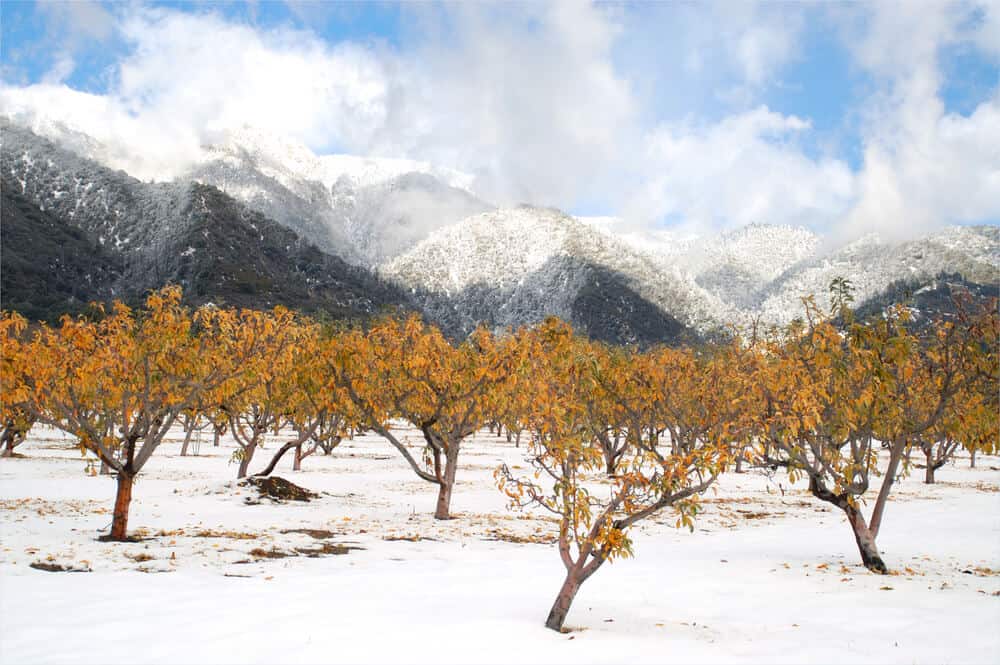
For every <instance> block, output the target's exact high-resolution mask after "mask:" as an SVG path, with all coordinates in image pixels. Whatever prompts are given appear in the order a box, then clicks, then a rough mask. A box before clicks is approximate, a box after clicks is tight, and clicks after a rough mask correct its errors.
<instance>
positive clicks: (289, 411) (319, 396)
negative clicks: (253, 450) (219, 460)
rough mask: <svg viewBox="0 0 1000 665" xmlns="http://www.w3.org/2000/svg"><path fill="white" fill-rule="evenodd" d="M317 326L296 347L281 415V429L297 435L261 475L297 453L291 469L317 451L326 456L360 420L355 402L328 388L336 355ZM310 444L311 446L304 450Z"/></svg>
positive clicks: (275, 455)
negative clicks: (332, 356)
mask: <svg viewBox="0 0 1000 665" xmlns="http://www.w3.org/2000/svg"><path fill="white" fill-rule="evenodd" d="M334 352H335V351H334V349H333V347H332V345H331V344H329V343H328V339H324V338H323V337H322V336H321V332H320V328H319V327H318V326H310V327H309V329H308V330H306V331H305V333H304V334H303V335H302V336H301V338H300V339H299V341H298V343H297V344H296V354H297V358H298V359H297V361H296V362H295V365H294V367H293V368H292V370H291V372H290V375H289V376H290V378H291V381H292V383H293V384H294V390H293V391H292V392H291V394H290V397H289V399H288V401H287V404H286V409H285V412H284V414H283V415H282V426H283V427H286V428H288V429H291V430H292V431H293V432H294V433H295V436H294V438H292V439H291V440H289V441H287V442H286V443H285V444H284V445H282V446H281V448H279V449H278V450H277V451H276V452H275V454H274V456H273V457H272V459H271V462H270V463H269V464H268V465H267V467H266V468H265V469H264V470H263V471H261V472H260V473H259V474H257V475H259V476H266V475H270V474H271V473H272V472H273V471H274V469H275V467H276V466H277V464H278V462H279V461H280V460H281V458H282V457H283V456H284V455H285V453H287V452H289V451H294V457H293V462H292V470H293V471H300V470H301V469H302V460H304V459H305V458H306V457H308V456H309V455H312V454H314V453H315V452H316V451H317V450H323V451H324V453H325V454H330V452H331V451H332V450H333V449H334V448H335V447H337V445H339V444H340V442H341V440H342V439H343V438H344V437H345V436H346V435H347V431H348V429H349V428H350V427H351V426H352V425H353V424H354V423H355V422H356V421H357V418H356V417H355V415H354V414H355V409H354V405H353V403H352V402H351V401H350V400H349V399H347V398H346V397H345V396H344V391H343V390H342V389H341V388H337V387H336V386H331V385H328V383H327V378H328V377H327V374H326V371H325V367H326V366H327V365H328V363H329V362H332V360H331V359H329V358H325V357H324V355H325V354H331V353H334ZM307 444H308V447H304V446H306V445H307Z"/></svg>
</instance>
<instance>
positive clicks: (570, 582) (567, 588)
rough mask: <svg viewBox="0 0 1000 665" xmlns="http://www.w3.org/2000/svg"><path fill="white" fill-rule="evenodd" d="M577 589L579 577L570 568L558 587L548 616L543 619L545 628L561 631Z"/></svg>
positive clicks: (578, 588) (578, 587)
mask: <svg viewBox="0 0 1000 665" xmlns="http://www.w3.org/2000/svg"><path fill="white" fill-rule="evenodd" d="M579 590H580V580H579V577H578V576H577V574H576V571H575V570H571V571H569V572H568V573H566V579H565V580H564V581H563V583H562V587H560V589H559V595H557V596H556V602H554V603H553V604H552V609H551V610H549V616H548V618H547V619H546V620H545V627H546V628H551V629H552V630H554V631H557V632H562V627H563V624H564V623H565V622H566V615H567V614H569V608H570V606H571V605H572V604H573V599H574V598H576V594H577V592H578V591H579Z"/></svg>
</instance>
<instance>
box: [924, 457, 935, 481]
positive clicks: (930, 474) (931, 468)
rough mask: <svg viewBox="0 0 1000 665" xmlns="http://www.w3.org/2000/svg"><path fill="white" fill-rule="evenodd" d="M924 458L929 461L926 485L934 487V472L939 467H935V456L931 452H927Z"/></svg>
mask: <svg viewBox="0 0 1000 665" xmlns="http://www.w3.org/2000/svg"><path fill="white" fill-rule="evenodd" d="M924 458H925V459H926V460H927V468H926V469H925V470H924V483H926V484H928V485H933V484H934V471H935V470H936V469H937V467H935V466H934V455H933V453H931V451H930V450H925V451H924Z"/></svg>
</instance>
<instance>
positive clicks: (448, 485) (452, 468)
mask: <svg viewBox="0 0 1000 665" xmlns="http://www.w3.org/2000/svg"><path fill="white" fill-rule="evenodd" d="M458 445H459V444H458V442H452V443H450V444H449V446H448V450H449V454H448V455H447V456H446V457H445V467H444V482H443V483H441V485H439V486H438V498H437V508H436V509H435V510H434V519H438V520H450V519H451V512H450V511H451V492H452V489H454V487H455V472H456V471H457V469H458V452H457V451H458ZM453 450H454V451H455V453H454V454H452V453H451V452H450V451H453Z"/></svg>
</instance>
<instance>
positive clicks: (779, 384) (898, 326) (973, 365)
mask: <svg viewBox="0 0 1000 665" xmlns="http://www.w3.org/2000/svg"><path fill="white" fill-rule="evenodd" d="M842 309H843V308H842ZM994 309H995V308H994ZM807 314H808V319H809V325H808V326H807V327H804V328H799V329H790V330H789V331H788V334H787V336H786V338H785V339H781V340H773V341H772V342H770V343H769V344H768V345H767V346H766V348H765V349H763V350H762V352H761V353H760V355H759V366H758V368H757V370H756V372H755V382H754V385H755V388H756V390H758V391H760V400H759V402H758V404H759V405H760V412H759V421H758V425H757V426H758V436H759V441H760V449H759V451H758V452H759V455H760V456H761V458H762V459H763V461H764V462H765V463H767V464H770V465H774V466H777V467H783V468H785V469H786V470H787V472H788V473H789V475H790V477H792V478H793V479H795V478H798V477H805V478H806V479H808V481H809V490H810V492H811V493H812V494H813V496H815V497H816V498H818V499H820V500H822V501H825V502H827V503H830V504H831V505H834V506H836V507H837V508H839V509H840V510H842V511H844V514H845V516H846V517H847V521H848V524H849V525H850V527H851V530H852V532H853V535H854V538H855V542H856V543H857V546H858V551H859V553H860V555H861V560H862V563H863V564H864V565H865V567H866V568H868V569H869V570H871V571H872V572H876V573H883V574H884V573H887V572H888V568H887V566H886V564H885V562H884V561H883V559H882V555H881V553H880V552H879V549H878V546H877V544H876V543H877V538H878V534H879V531H880V528H881V525H882V522H883V518H884V515H885V510H886V507H887V505H888V499H889V496H890V494H891V491H892V488H893V486H894V484H895V482H896V480H897V479H898V478H899V477H900V475H902V474H903V473H905V472H906V471H907V463H908V460H909V457H910V455H909V453H910V451H911V449H912V448H913V447H914V446H916V445H918V444H919V443H920V441H921V440H924V439H926V438H928V437H930V438H937V437H949V436H956V435H957V436H963V437H973V436H975V437H976V438H977V439H979V440H987V441H988V440H989V439H990V433H989V430H990V429H993V431H994V433H995V429H994V428H995V426H996V419H995V418H990V417H989V416H990V414H989V413H988V410H985V409H975V408H971V409H970V407H972V406H973V405H972V404H961V403H960V402H959V401H958V400H960V399H962V395H963V393H964V392H965V391H968V390H970V389H973V388H975V387H976V386H977V385H984V386H987V388H986V389H987V390H992V391H994V392H995V390H996V381H995V379H990V378H989V376H990V375H992V376H995V375H996V371H995V369H993V368H995V366H996V362H997V350H996V341H995V340H996V339H997V337H996V329H997V322H996V314H995V312H993V311H988V312H985V313H984V314H983V315H982V316H981V317H980V318H979V319H977V320H975V321H973V320H968V321H965V322H960V323H955V322H938V323H937V324H936V325H934V326H933V327H932V328H931V331H932V332H931V334H930V335H929V336H928V337H926V338H923V339H921V338H920V337H918V336H917V335H916V334H915V333H914V332H913V331H912V330H911V329H910V327H909V325H908V321H909V314H908V312H907V311H906V310H905V309H903V308H900V307H897V308H894V309H893V310H891V311H889V312H887V313H886V315H885V316H883V317H881V318H879V319H876V320H874V321H871V322H869V323H861V322H856V321H853V319H852V317H850V316H848V317H843V318H846V321H847V326H846V328H845V329H841V328H839V327H838V326H836V325H834V323H833V322H831V321H828V320H823V318H822V317H821V316H820V314H819V312H818V310H817V309H816V308H815V306H813V305H812V303H811V301H807ZM982 382H985V383H982ZM990 386H991V387H990ZM950 413H955V414H959V413H961V414H963V415H964V416H965V417H966V421H965V422H964V424H962V425H958V424H957V421H955V420H954V419H949V414H950ZM963 432H964V435H963V434H962V433H963ZM993 439H994V441H995V434H994V436H993ZM970 440H971V438H970ZM995 445H996V444H995V443H992V444H990V446H991V447H994V448H995ZM883 447H884V448H885V449H886V452H887V454H885V455H881V456H880V451H881V449H882V448H883ZM974 449H975V447H974ZM883 457H884V458H885V459H882V458H883ZM883 462H884V464H883ZM877 478H880V479H881V480H880V482H879V485H878V492H877V494H876V496H875V499H874V502H873V504H872V509H871V514H870V517H869V518H867V519H866V516H865V514H864V511H863V506H862V503H863V500H864V495H865V494H866V493H867V492H868V490H869V488H870V487H871V486H872V485H873V484H874V482H873V481H874V480H875V479H877Z"/></svg>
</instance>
